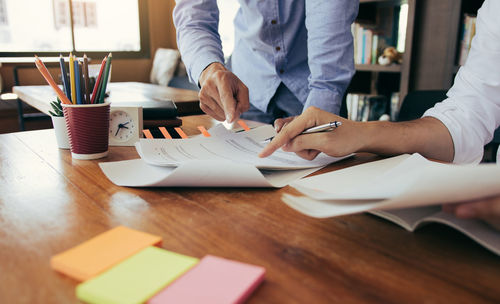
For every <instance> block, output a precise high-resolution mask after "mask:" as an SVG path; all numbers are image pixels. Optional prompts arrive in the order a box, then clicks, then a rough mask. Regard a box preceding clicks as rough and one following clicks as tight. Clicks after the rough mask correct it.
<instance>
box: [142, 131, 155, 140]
mask: <svg viewBox="0 0 500 304" xmlns="http://www.w3.org/2000/svg"><path fill="white" fill-rule="evenodd" d="M142 133H144V136H146V138H149V139H153V138H154V137H153V134H151V131H149V130H148V129H144V130H142Z"/></svg>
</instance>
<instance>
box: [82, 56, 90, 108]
mask: <svg viewBox="0 0 500 304" xmlns="http://www.w3.org/2000/svg"><path fill="white" fill-rule="evenodd" d="M83 82H84V84H85V98H84V100H85V103H90V80H89V60H88V58H87V54H83Z"/></svg>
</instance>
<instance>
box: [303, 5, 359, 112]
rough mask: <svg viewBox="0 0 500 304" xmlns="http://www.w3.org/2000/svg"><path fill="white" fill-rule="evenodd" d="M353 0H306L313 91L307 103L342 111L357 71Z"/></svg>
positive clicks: (309, 63)
mask: <svg viewBox="0 0 500 304" xmlns="http://www.w3.org/2000/svg"><path fill="white" fill-rule="evenodd" d="M358 2H359V1H352V0H336V1H322V0H306V21H305V22H306V28H307V35H308V36H307V37H308V38H307V51H308V65H309V69H310V72H311V75H310V76H309V79H308V80H309V88H310V90H311V91H310V93H309V96H308V97H307V100H306V103H305V105H304V110H305V109H306V108H308V107H309V106H316V107H318V108H321V109H323V110H325V111H328V112H332V113H337V114H338V113H339V111H340V105H341V102H342V97H343V95H344V92H345V90H346V89H347V86H348V85H349V82H350V81H351V78H352V76H353V75H354V47H353V38H352V33H351V24H352V23H353V22H354V20H355V19H356V16H357V13H358V5H359V4H358Z"/></svg>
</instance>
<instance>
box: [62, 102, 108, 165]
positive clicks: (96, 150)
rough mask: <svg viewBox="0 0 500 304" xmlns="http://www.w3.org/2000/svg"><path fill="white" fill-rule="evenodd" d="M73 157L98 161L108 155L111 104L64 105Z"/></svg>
mask: <svg viewBox="0 0 500 304" xmlns="http://www.w3.org/2000/svg"><path fill="white" fill-rule="evenodd" d="M62 107H63V112H64V117H65V118H66V125H67V127H68V131H69V143H70V147H71V157H72V158H74V159H97V158H102V157H105V156H107V155H108V140H109V102H107V103H98V104H79V105H76V104H63V105H62Z"/></svg>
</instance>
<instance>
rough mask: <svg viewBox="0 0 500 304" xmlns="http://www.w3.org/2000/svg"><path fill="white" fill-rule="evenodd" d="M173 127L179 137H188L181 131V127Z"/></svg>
mask: <svg viewBox="0 0 500 304" xmlns="http://www.w3.org/2000/svg"><path fill="white" fill-rule="evenodd" d="M174 129H175V131H176V132H177V133H178V134H179V135H180V137H181V138H184V139H186V138H188V136H187V135H186V133H184V131H182V129H181V128H174Z"/></svg>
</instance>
